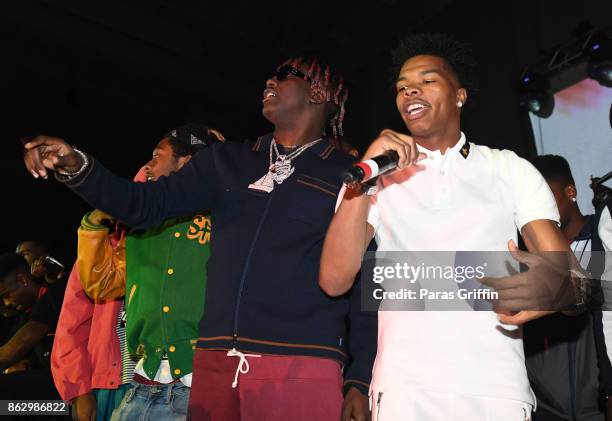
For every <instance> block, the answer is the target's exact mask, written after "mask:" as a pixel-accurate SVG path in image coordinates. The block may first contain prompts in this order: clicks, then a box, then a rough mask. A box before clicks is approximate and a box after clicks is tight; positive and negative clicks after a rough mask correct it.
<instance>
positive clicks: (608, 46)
mask: <svg viewBox="0 0 612 421" xmlns="http://www.w3.org/2000/svg"><path fill="white" fill-rule="evenodd" d="M590 45H591V48H590V50H591V53H590V55H589V62H588V64H587V74H588V75H589V77H590V78H591V79H593V80H596V81H597V82H599V84H600V85H601V86H606V87H608V88H612V34H611V33H610V31H606V32H603V31H602V32H596V33H595V34H593V37H592V38H591V43H590Z"/></svg>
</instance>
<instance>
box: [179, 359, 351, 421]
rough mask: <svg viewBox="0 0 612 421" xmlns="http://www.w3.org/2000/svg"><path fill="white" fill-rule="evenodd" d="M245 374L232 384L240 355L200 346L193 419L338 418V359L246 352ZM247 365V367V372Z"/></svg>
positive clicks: (271, 420)
mask: <svg viewBox="0 0 612 421" xmlns="http://www.w3.org/2000/svg"><path fill="white" fill-rule="evenodd" d="M246 359H247V361H248V364H249V371H248V372H247V373H240V374H239V376H238V385H237V387H236V388H232V383H233V381H234V376H235V374H236V370H237V368H238V366H239V364H240V358H239V357H236V356H233V357H230V356H227V352H226V351H207V350H201V349H196V353H195V358H194V361H193V380H192V384H191V395H190V399H189V414H190V415H189V416H190V418H189V419H190V420H192V421H208V420H211V421H302V420H304V421H306V420H308V421H312V420H320V421H326V420H330V421H338V420H339V419H340V412H341V409H342V401H343V396H342V382H343V380H342V374H341V372H340V364H339V363H338V362H337V361H333V360H330V359H326V358H314V357H292V356H270V355H262V356H261V357H246ZM245 368H246V367H244V366H243V371H244V369H245Z"/></svg>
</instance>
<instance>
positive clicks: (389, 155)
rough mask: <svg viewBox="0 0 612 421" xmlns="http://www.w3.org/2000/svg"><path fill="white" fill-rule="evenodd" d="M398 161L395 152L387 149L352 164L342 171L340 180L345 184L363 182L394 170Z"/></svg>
mask: <svg viewBox="0 0 612 421" xmlns="http://www.w3.org/2000/svg"><path fill="white" fill-rule="evenodd" d="M398 161H399V155H398V154H397V152H395V151H394V150H388V151H386V152H385V153H383V154H381V155H378V156H375V157H373V158H370V159H366V160H365V161H361V162H357V163H356V164H353V165H352V166H351V167H350V168H348V169H347V170H345V171H344V172H343V173H342V181H344V182H345V183H346V184H355V183H364V182H366V181H368V180H371V179H373V178H374V177H378V176H379V175H382V174H385V173H387V172H389V171H391V170H394V169H395V167H397V163H398Z"/></svg>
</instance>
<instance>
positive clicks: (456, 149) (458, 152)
mask: <svg viewBox="0 0 612 421" xmlns="http://www.w3.org/2000/svg"><path fill="white" fill-rule="evenodd" d="M460 133H461V136H459V140H458V141H457V143H455V145H453V146H452V147H451V148H448V150H447V151H446V154H444V155H442V153H440V150H439V149H437V150H435V151H431V150H429V149H427V148H426V147H424V146H421V145H419V144H418V143H417V148H418V150H419V152H423V153H424V154H425V155H427V157H428V158H437V157H443V156H445V155H448V154H452V155H454V156H457V157H459V158H461V159H460V161H467V158H468V156H469V155H470V152H471V146H470V144H469V142H467V141H466V138H465V133H463V132H460ZM464 146H465V147H464Z"/></svg>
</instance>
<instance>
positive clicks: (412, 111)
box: [404, 102, 431, 120]
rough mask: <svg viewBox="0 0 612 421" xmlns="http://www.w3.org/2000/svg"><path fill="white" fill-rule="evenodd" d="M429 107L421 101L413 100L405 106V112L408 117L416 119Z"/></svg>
mask: <svg viewBox="0 0 612 421" xmlns="http://www.w3.org/2000/svg"><path fill="white" fill-rule="evenodd" d="M430 108H431V107H430V106H429V105H428V104H424V103H421V102H413V103H411V104H409V105H408V106H407V107H405V108H404V109H405V113H406V115H407V116H408V118H409V119H411V120H412V119H417V118H420V117H421V116H423V114H425V113H426V112H427V110H429V109H430Z"/></svg>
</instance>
